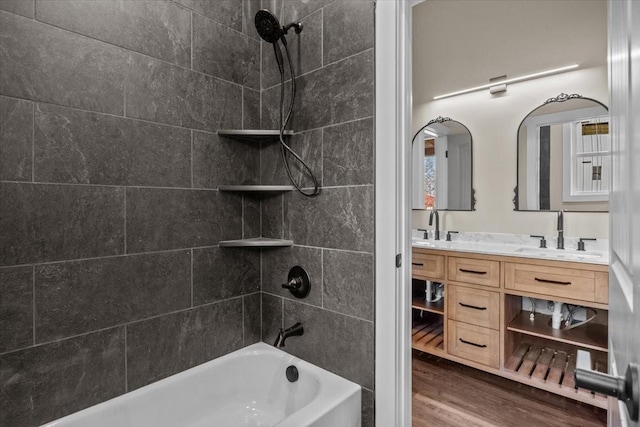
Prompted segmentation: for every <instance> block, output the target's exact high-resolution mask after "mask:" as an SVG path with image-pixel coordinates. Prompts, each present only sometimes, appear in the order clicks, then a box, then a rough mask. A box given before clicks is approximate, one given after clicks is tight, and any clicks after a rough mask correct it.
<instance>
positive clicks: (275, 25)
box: [255, 9, 283, 43]
mask: <svg viewBox="0 0 640 427" xmlns="http://www.w3.org/2000/svg"><path fill="white" fill-rule="evenodd" d="M255 23H256V30H258V34H259V35H260V37H262V39H263V40H264V41H266V42H267V43H276V42H277V41H278V40H280V37H282V34H283V32H282V26H281V25H280V22H279V21H278V18H276V17H275V16H274V15H273V13H271V12H269V11H268V10H266V9H262V10H259V11H258V13H256V18H255Z"/></svg>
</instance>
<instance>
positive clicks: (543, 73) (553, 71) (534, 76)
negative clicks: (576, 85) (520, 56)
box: [433, 64, 580, 100]
mask: <svg viewBox="0 0 640 427" xmlns="http://www.w3.org/2000/svg"><path fill="white" fill-rule="evenodd" d="M579 65H580V64H572V65H567V66H565V67H560V68H554V69H551V70H546V71H540V72H538V73H533V74H527V75H526V76H520V77H514V78H512V79H506V80H500V81H499V82H495V81H494V82H491V83H488V84H486V85H482V86H476V87H472V88H469V89H463V90H459V91H457V92H451V93H445V94H444V95H438V96H434V97H433V99H434V100H435V99H442V98H449V97H451V96H456V95H462V94H464V93H469V92H476V91H478V90H483V89H490V88H492V87H496V86H503V85H507V84H509V83H518V82H523V81H525V80H532V79H537V78H538V77H544V76H550V75H552V74H558V73H563V72H565V71H570V70H575V69H576V68H578V66H579ZM505 88H506V86H505Z"/></svg>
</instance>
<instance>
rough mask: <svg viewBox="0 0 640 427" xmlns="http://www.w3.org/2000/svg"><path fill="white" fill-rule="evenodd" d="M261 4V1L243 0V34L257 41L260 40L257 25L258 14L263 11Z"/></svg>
mask: <svg viewBox="0 0 640 427" xmlns="http://www.w3.org/2000/svg"><path fill="white" fill-rule="evenodd" d="M260 3H261V0H242V14H243V21H242V32H243V33H245V34H246V35H248V36H249V37H252V38H254V39H256V40H260V36H259V35H258V31H256V25H255V17H256V13H257V12H258V11H259V10H260V9H261V5H260Z"/></svg>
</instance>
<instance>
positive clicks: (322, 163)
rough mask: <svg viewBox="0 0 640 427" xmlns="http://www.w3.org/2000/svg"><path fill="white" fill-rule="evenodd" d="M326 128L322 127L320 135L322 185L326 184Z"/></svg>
mask: <svg viewBox="0 0 640 427" xmlns="http://www.w3.org/2000/svg"><path fill="white" fill-rule="evenodd" d="M325 130H326V128H322V131H321V135H320V186H323V185H324V134H325Z"/></svg>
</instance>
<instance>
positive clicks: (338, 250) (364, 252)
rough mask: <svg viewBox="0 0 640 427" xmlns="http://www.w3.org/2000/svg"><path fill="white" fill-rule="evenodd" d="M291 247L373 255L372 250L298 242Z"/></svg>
mask: <svg viewBox="0 0 640 427" xmlns="http://www.w3.org/2000/svg"><path fill="white" fill-rule="evenodd" d="M293 247H299V248H309V249H324V250H328V251H336V252H348V253H353V254H366V255H373V252H367V251H353V250H350V249H338V248H326V247H324V246H311V245H302V244H298V243H296V244H294V245H293Z"/></svg>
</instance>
